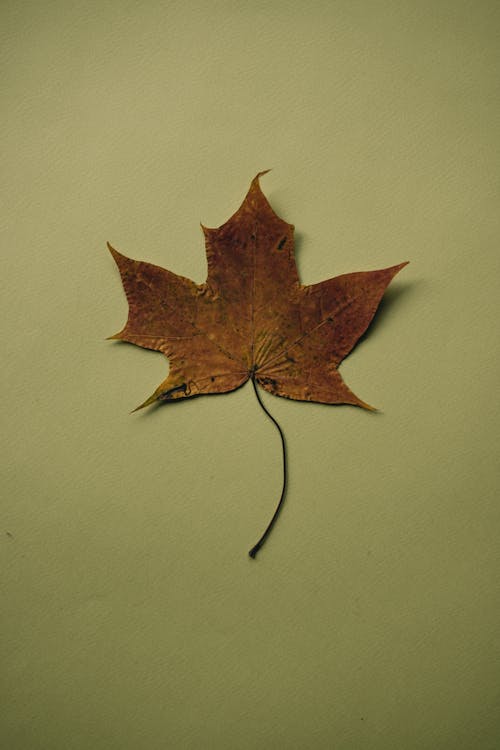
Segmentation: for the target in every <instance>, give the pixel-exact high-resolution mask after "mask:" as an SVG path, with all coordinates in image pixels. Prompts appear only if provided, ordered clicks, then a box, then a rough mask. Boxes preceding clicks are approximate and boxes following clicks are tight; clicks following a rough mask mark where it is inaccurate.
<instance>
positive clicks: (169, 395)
mask: <svg viewBox="0 0 500 750" xmlns="http://www.w3.org/2000/svg"><path fill="white" fill-rule="evenodd" d="M180 391H182V393H186V392H187V385H186V383H182V385H176V386H175V388H170V390H168V391H165V393H162V394H161V396H160V397H159V398H160V399H161V400H162V401H168V399H169V398H172V395H173V394H174V393H179V392H180Z"/></svg>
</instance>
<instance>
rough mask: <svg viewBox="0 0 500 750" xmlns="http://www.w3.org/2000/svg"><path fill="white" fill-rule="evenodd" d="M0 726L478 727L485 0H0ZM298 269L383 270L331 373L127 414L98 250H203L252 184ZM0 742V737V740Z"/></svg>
mask: <svg viewBox="0 0 500 750" xmlns="http://www.w3.org/2000/svg"><path fill="white" fill-rule="evenodd" d="M0 28H1V47H2V55H3V60H2V65H1V70H2V81H1V85H2V103H3V125H4V132H3V136H2V147H3V152H4V153H3V160H4V166H3V168H2V178H3V181H4V188H5V192H4V194H5V197H6V211H5V213H4V214H3V219H2V221H3V230H2V231H3V235H2V238H3V241H2V257H1V263H2V272H1V283H2V307H3V312H2V318H1V325H2V329H3V332H2V338H1V347H2V367H1V373H2V381H3V382H2V386H1V399H2V404H1V414H2V421H3V447H2V453H1V456H2V464H3V470H4V479H3V500H2V506H1V507H2V509H1V528H0V531H1V536H0V548H1V555H2V563H1V586H2V592H1V611H2V614H1V617H2V642H1V648H2V667H1V677H0V680H1V683H2V692H3V699H2V703H1V709H0V711H1V725H2V726H1V733H0V737H1V742H0V744H1V747H2V750H3V748H6V750H129V749H130V750H160V749H162V750H163V749H164V748H168V749H170V748H173V749H174V750H176V749H177V748H178V749H179V750H184V749H186V750H187V749H189V750H205V748H209V749H212V748H213V749H215V750H226V749H227V750H254V748H262V749H263V750H268V749H269V750H274V749H275V748H277V749H278V750H282V749H283V750H309V749H312V750H327V749H328V750H329V749H333V750H388V749H392V748H397V749H398V750H407V749H408V750H442V749H443V750H444V749H446V750H448V748H449V749H450V750H461V749H462V748H463V749H465V750H469V749H470V750H476V749H477V750H494V749H496V748H498V747H500V718H499V715H500V706H499V697H500V696H499V665H500V662H499V641H500V636H499V632H500V628H499V619H500V618H499V615H500V607H499V585H498V575H499V567H500V566H499V552H498V548H499V542H498V536H499V531H500V523H499V520H500V519H499V510H498V498H497V496H496V495H495V490H496V489H497V486H498V474H497V473H496V468H495V460H496V455H497V451H498V447H499V441H498V437H499V430H498V350H496V348H495V347H496V343H497V341H498V316H499V314H500V305H499V302H498V299H499V291H498V289H499V287H498V283H499V275H498V271H499V268H498V266H499V262H498V258H499V253H500V202H499V198H500V190H499V174H500V171H499V169H500V164H499V161H500V160H499V152H498V141H499V138H498V136H499V128H500V103H499V98H498V93H499V89H498V84H499V72H500V65H499V57H500V55H499V50H500V38H499V30H500V8H499V5H498V3H496V2H484V1H483V2H481V1H479V2H478V1H477V0H476V1H475V2H452V1H450V2H439V0H437V2H436V0H434V1H433V2H417V1H415V2H390V1H385V2H368V1H365V2H352V1H347V0H346V1H345V2H319V1H316V2H312V3H309V4H306V3H300V2H257V3H255V2H254V3H252V2H204V3H203V2H200V3H188V4H187V5H186V4H183V3H181V2H176V1H175V2H164V3H160V2H149V3H148V2H143V3H136V2H112V3H105V4H104V6H103V7H101V4H100V3H97V2H90V3H76V2H64V1H63V0H58V1H56V2H35V3H30V2H3V3H2V6H1V23H0ZM269 167H272V168H273V171H272V172H271V173H270V174H269V175H267V176H266V177H265V178H263V180H262V186H263V189H264V191H265V192H266V194H267V195H268V197H269V199H270V201H271V203H272V205H273V206H274V208H275V209H276V211H277V212H278V213H279V214H280V215H281V216H283V217H284V218H285V219H287V220H288V221H290V222H293V223H294V224H295V225H296V227H297V233H298V251H297V252H298V264H299V270H300V273H301V277H302V280H303V281H304V282H306V283H311V282H315V281H319V280H321V279H324V278H328V277H330V276H333V275H336V274H338V273H344V272H348V271H354V270H369V269H375V268H379V267H384V266H387V265H392V264H395V263H398V262H400V261H403V260H410V261H411V264H410V266H408V268H406V269H405V270H404V271H403V272H402V273H401V274H400V276H399V277H398V279H397V280H396V282H395V283H394V284H393V287H391V289H392V291H391V292H390V293H389V294H388V297H387V302H386V303H384V305H383V308H382V310H381V312H380V315H379V316H378V318H377V320H376V322H375V324H374V326H373V329H372V331H371V333H370V335H369V337H367V338H366V340H365V341H364V342H363V343H362V344H360V346H359V347H358V349H357V350H356V351H355V352H354V353H353V355H352V356H351V357H350V358H349V359H348V360H347V361H346V362H345V363H344V364H343V365H342V372H343V374H344V376H345V379H346V380H347V382H348V383H349V384H350V386H351V387H352V388H353V390H354V391H355V392H356V393H357V394H359V396H360V397H361V398H363V399H365V400H367V401H368V402H370V403H373V404H374V405H376V406H378V407H379V408H380V410H381V411H380V412H379V413H377V414H375V415H374V414H370V413H367V412H364V411H362V410H360V409H356V408H353V407H326V406H320V405H313V404H301V403H296V402H292V401H286V400H281V399H277V398H273V397H272V396H270V395H269V394H264V399H265V403H266V404H267V406H268V408H269V409H271V410H272V412H273V414H274V415H275V416H276V418H277V419H278V420H279V421H280V423H281V424H282V426H283V428H284V430H285V432H286V435H287V437H288V447H289V459H290V485H289V494H288V499H287V505H286V508H285V510H284V512H283V515H282V517H281V519H280V521H279V524H278V525H277V526H276V528H275V531H274V533H273V535H272V537H271V538H270V539H269V542H268V544H267V545H266V546H265V547H264V549H263V550H262V552H261V555H260V557H259V558H258V559H257V560H256V561H255V562H252V561H251V560H249V558H248V557H247V550H248V548H249V547H250V546H251V545H252V544H253V543H254V542H255V541H256V540H257V538H258V536H259V535H260V533H261V531H262V530H263V528H264V526H265V524H266V523H267V521H268V519H269V517H270V515H271V513H272V511H273V509H274V505H275V503H276V500H277V498H278V495H279V490H280V482H281V466H280V452H279V451H280V448H279V438H278V436H277V434H276V433H275V431H274V429H273V427H272V425H270V423H269V422H268V421H267V420H266V418H265V416H264V415H263V414H262V412H261V411H259V409H258V406H257V404H256V401H255V397H254V395H253V393H252V389H251V387H250V386H247V387H245V388H243V389H241V390H240V391H237V392H236V393H233V394H230V395H226V396H220V397H213V398H200V399H195V400H192V401H187V402H184V403H182V404H178V405H173V406H168V407H165V408H161V409H156V410H154V409H153V410H150V411H149V412H147V413H144V412H142V413H138V414H134V415H132V416H131V415H130V414H129V412H130V410H131V409H132V408H133V407H134V406H136V405H137V404H138V403H140V402H141V401H142V400H143V399H144V398H145V397H147V396H148V395H149V394H150V393H151V392H152V390H153V389H154V388H155V387H156V385H158V383H159V382H160V380H162V379H163V377H164V376H165V374H166V363H165V361H164V359H163V358H162V356H161V355H159V354H154V353H151V352H146V351H142V350H140V349H138V348H136V347H132V346H126V345H120V344H116V343H111V342H107V341H105V340H104V339H105V337H106V336H107V335H110V334H112V333H114V332H115V331H117V330H118V329H119V328H120V327H121V326H122V324H123V323H124V321H125V317H126V302H125V298H124V295H123V292H122V289H121V284H120V281H119V277H118V273H117V271H116V268H115V266H114V264H113V262H112V259H111V258H110V256H109V255H108V254H107V252H106V250H105V242H106V240H110V241H111V242H112V243H113V244H114V245H115V246H116V247H118V248H119V249H120V250H122V252H124V253H126V254H128V255H130V256H132V257H136V258H143V259H147V260H150V261H152V262H156V263H158V264H160V265H164V266H166V267H168V268H170V269H172V270H174V271H176V272H178V273H181V274H184V275H186V276H189V277H191V278H193V279H195V280H196V281H203V280H204V277H205V272H206V266H205V257H204V250H203V241H202V235H201V231H200V228H199V222H200V221H202V222H203V223H204V224H206V225H208V226H218V225H219V224H221V223H222V222H224V221H225V220H226V219H227V218H228V217H229V215H230V214H231V213H232V212H233V211H234V210H235V209H236V208H237V206H238V205H239V203H240V202H241V200H242V198H243V196H244V194H245V192H246V190H247V188H248V185H249V182H250V179H251V178H252V177H253V176H254V174H255V173H256V172H257V171H259V170H262V169H266V168H269ZM2 743H3V744H2Z"/></svg>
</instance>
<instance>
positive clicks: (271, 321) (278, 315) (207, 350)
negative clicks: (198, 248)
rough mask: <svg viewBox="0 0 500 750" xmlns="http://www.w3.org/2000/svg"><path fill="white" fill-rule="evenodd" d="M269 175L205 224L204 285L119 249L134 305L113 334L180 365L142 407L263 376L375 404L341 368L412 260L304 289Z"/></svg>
mask: <svg viewBox="0 0 500 750" xmlns="http://www.w3.org/2000/svg"><path fill="white" fill-rule="evenodd" d="M263 174H265V172H261V173H260V174H258V175H257V176H256V177H255V179H254V180H253V181H252V184H251V185H250V189H249V191H248V193H247V195H246V197H245V200H244V201H243V203H242V204H241V206H240V208H239V209H238V211H236V213H235V214H234V215H233V216H232V217H231V218H230V219H229V220H228V221H227V222H226V223H225V224H223V225H222V226H221V227H219V228H218V229H207V228H206V227H202V228H203V232H204V235H205V245H206V253H207V260H208V277H207V280H206V282H205V283H204V284H195V283H194V282H193V281H191V280H190V279H187V278H184V277H183V276H178V275H177V274H175V273H172V272H171V271H166V270H165V269H163V268H160V267H159V266H154V265H152V264H151V263H145V262H143V261H136V260H130V259H129V258H126V257H125V256H124V255H121V254H120V253H119V252H118V251H117V250H114V249H113V248H112V247H111V246H109V249H110V251H111V253H112V254H113V257H114V259H115V261H116V263H117V265H118V268H119V270H120V274H121V277H122V281H123V286H124V288H125V293H126V295H127V299H128V304H129V316H128V321H127V324H126V326H125V328H124V329H123V330H122V331H121V332H120V333H117V334H115V335H114V336H111V338H113V339H120V340H122V341H129V342H131V343H133V344H137V345H138V346H142V347H145V348H147V349H154V350H156V351H159V352H162V353H163V354H165V356H166V357H168V359H169V362H170V371H169V374H168V377H167V378H166V380H164V381H163V383H161V385H160V386H159V387H158V388H157V389H156V391H155V392H154V393H153V395H152V396H151V397H150V398H148V399H147V400H146V401H145V402H144V403H143V404H142V405H141V406H147V405H148V404H151V403H153V402H154V401H170V400H173V399H179V398H188V397H190V396H198V395H201V394H208V393H226V392H227V391H232V390H234V389H235V388H239V387H240V386H241V385H243V383H245V382H246V381H247V380H248V379H249V378H251V377H253V378H254V379H255V381H256V382H257V383H258V384H259V385H260V386H261V387H262V388H264V389H265V390H266V391H269V392H270V393H274V394H275V395H277V396H284V397H286V398H292V399H296V400H298V401H317V402H320V403H325V404H355V405H357V406H362V407H365V408H367V409H371V408H372V407H370V406H368V404H366V403H365V402H364V401H361V400H360V399H359V398H358V397H357V396H356V395H355V394H354V393H353V392H352V391H351V390H350V389H349V388H348V387H347V385H346V384H345V383H344V381H343V380H342V377H341V376H340V374H339V372H338V366H339V365H340V363H341V362H342V360H343V359H344V357H345V356H346V355H347V354H349V352H350V351H351V349H352V348H353V347H354V345H355V344H356V342H357V341H358V339H359V337H360V336H361V335H362V334H363V333H364V331H365V330H366V328H367V327H368V325H369V324H370V322H371V320H372V318H373V316H374V314H375V311H376V309H377V307H378V304H379V302H380V300H381V298H382V295H383V293H384V291H385V289H386V287H387V285H388V284H389V282H390V281H391V279H392V278H393V277H394V276H395V275H396V274H397V273H398V271H400V270H401V269H402V268H403V266H405V265H406V263H400V264H399V265H397V266H392V267H390V268H385V269H383V270H381V271H366V272H359V273H348V274H344V275H343V276H337V277H336V278H333V279H329V280H327V281H322V282H320V283H319V284H312V285H309V286H304V285H303V284H301V283H300V281H299V277H298V273H297V267H296V264H295V256H294V247H293V230H294V227H293V225H292V224H288V223H287V222H285V221H283V220H282V219H280V218H279V216H277V215H276V214H275V213H274V211H273V210H272V208H271V206H270V205H269V203H268V202H267V200H266V198H265V196H264V194H263V193H262V191H261V189H260V185H259V177H260V176H261V175H263ZM138 408H141V407H138Z"/></svg>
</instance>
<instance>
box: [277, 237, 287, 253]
mask: <svg viewBox="0 0 500 750" xmlns="http://www.w3.org/2000/svg"><path fill="white" fill-rule="evenodd" d="M285 242H286V237H283V238H282V239H281V240H280V242H279V245H278V250H282V249H283V245H284V244H285Z"/></svg>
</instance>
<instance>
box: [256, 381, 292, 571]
mask: <svg viewBox="0 0 500 750" xmlns="http://www.w3.org/2000/svg"><path fill="white" fill-rule="evenodd" d="M252 385H253V389H254V391H255V395H256V397H257V401H258V402H259V405H260V407H261V409H262V410H263V412H264V413H265V414H266V415H267V416H268V417H269V419H270V420H271V422H273V424H274V425H275V426H276V429H277V430H278V432H279V434H280V438H281V446H282V449H283V487H282V489H281V497H280V499H279V502H278V505H277V506H276V510H275V511H274V515H273V517H272V518H271V520H270V521H269V524H268V526H267V528H266V530H265V531H264V533H263V534H262V536H261V538H260V539H259V541H258V542H257V544H254V546H253V547H252V549H251V550H250V552H249V553H248V554H249V555H250V557H251V558H255V555H256V554H257V552H258V551H259V550H260V548H261V547H262V545H263V544H264V542H265V541H266V539H267V537H268V536H269V533H270V532H271V529H272V528H273V526H274V524H275V521H276V519H277V518H278V515H279V512H280V510H281V507H282V505H283V501H284V499H285V494H286V484H287V461H286V445H285V436H284V435H283V431H282V429H281V427H280V426H279V424H278V422H277V421H276V420H275V418H274V417H273V415H272V414H270V413H269V412H268V410H267V409H266V407H265V406H264V404H263V402H262V399H261V397H260V395H259V390H258V388H257V383H256V382H255V375H252Z"/></svg>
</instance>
